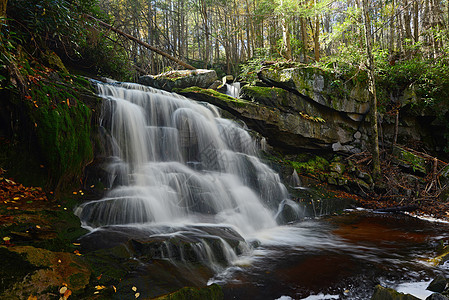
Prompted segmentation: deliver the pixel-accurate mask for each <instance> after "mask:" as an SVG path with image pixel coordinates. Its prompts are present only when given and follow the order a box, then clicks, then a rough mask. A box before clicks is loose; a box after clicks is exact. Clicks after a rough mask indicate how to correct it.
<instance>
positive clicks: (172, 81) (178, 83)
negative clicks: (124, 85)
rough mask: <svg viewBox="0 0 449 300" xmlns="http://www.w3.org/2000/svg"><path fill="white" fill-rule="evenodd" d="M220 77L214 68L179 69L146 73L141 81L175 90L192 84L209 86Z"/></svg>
mask: <svg viewBox="0 0 449 300" xmlns="http://www.w3.org/2000/svg"><path fill="white" fill-rule="evenodd" d="M217 79H218V77H217V73H216V72H215V71H214V70H204V69H198V70H177V71H169V72H165V73H162V74H159V75H154V76H153V75H145V76H141V77H140V78H139V83H140V84H143V85H147V86H151V87H154V88H157V89H162V90H166V91H169V92H171V91H173V89H183V88H187V87H191V86H198V87H201V88H208V87H209V86H211V85H212V84H213V83H214V82H215V81H216V80H217Z"/></svg>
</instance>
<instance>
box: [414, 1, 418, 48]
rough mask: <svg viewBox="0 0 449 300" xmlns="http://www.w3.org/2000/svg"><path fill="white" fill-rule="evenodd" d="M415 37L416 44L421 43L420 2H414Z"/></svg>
mask: <svg viewBox="0 0 449 300" xmlns="http://www.w3.org/2000/svg"><path fill="white" fill-rule="evenodd" d="M413 37H414V40H415V44H416V43H418V42H419V2H418V0H414V2H413Z"/></svg>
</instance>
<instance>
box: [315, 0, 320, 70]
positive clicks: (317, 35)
mask: <svg viewBox="0 0 449 300" xmlns="http://www.w3.org/2000/svg"><path fill="white" fill-rule="evenodd" d="M316 5H317V1H316V0H315V32H314V35H313V45H314V47H313V49H314V54H315V61H317V62H318V61H320V18H319V15H318V13H317V11H316Z"/></svg>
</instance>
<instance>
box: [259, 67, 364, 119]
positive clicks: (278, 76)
mask: <svg viewBox="0 0 449 300" xmlns="http://www.w3.org/2000/svg"><path fill="white" fill-rule="evenodd" d="M258 76H259V78H260V79H261V80H262V81H264V82H266V83H268V84H270V85H274V86H278V87H281V88H285V89H288V90H295V91H297V92H298V93H299V94H301V95H303V96H305V97H308V98H309V99H311V100H313V101H315V102H317V103H319V104H321V105H324V106H326V107H329V108H331V109H334V110H336V111H340V112H345V113H348V114H350V115H351V116H352V117H353V118H355V119H359V118H360V117H361V116H360V115H364V114H366V113H367V111H368V110H369V98H368V89H367V86H366V84H364V83H361V82H353V81H351V80H349V81H344V80H342V79H340V78H338V77H337V76H335V74H333V73H332V72H330V71H325V70H322V69H319V68H316V67H311V66H306V65H299V64H298V65H295V66H293V67H292V66H291V64H286V65H285V64H276V65H272V66H268V67H264V68H262V69H261V71H260V72H259V74H258ZM353 114H354V115H353ZM358 115H359V116H358Z"/></svg>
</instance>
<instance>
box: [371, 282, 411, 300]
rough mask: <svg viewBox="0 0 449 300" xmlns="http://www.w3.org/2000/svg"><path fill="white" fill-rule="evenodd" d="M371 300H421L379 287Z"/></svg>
mask: <svg viewBox="0 0 449 300" xmlns="http://www.w3.org/2000/svg"><path fill="white" fill-rule="evenodd" d="M371 300H419V298H416V297H415V296H413V295H410V294H404V293H399V292H397V291H395V290H393V289H390V288H385V287H383V286H381V285H377V286H376V288H375V290H374V294H373V296H372V297H371Z"/></svg>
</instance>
